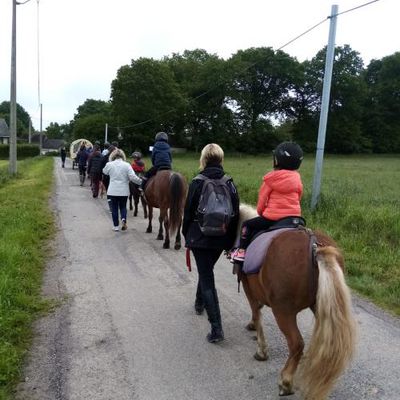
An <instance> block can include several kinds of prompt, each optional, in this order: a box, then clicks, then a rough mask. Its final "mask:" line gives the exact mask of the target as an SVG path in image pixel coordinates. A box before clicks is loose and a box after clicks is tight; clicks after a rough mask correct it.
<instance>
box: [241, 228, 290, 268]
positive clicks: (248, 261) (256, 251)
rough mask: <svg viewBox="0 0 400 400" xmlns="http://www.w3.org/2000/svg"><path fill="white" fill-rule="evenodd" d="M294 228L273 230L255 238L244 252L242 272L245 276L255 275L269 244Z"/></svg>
mask: <svg viewBox="0 0 400 400" xmlns="http://www.w3.org/2000/svg"><path fill="white" fill-rule="evenodd" d="M293 229H296V228H282V229H275V230H273V231H270V232H265V233H262V234H261V235H259V236H257V237H256V238H255V239H254V240H253V241H252V242H251V243H250V245H249V247H248V248H247V250H246V257H245V259H244V263H243V272H244V273H245V274H256V273H257V272H258V271H259V270H260V268H261V265H262V262H263V260H264V257H265V255H266V254H267V251H268V248H269V246H270V244H271V242H272V241H273V240H274V239H275V238H276V237H277V236H279V235H280V234H281V233H283V232H286V231H290V230H293Z"/></svg>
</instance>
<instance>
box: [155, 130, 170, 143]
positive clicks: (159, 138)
mask: <svg viewBox="0 0 400 400" xmlns="http://www.w3.org/2000/svg"><path fill="white" fill-rule="evenodd" d="M154 140H155V141H156V142H159V141H163V142H168V135H167V134H166V133H165V132H158V133H157V135H156V137H155V139H154Z"/></svg>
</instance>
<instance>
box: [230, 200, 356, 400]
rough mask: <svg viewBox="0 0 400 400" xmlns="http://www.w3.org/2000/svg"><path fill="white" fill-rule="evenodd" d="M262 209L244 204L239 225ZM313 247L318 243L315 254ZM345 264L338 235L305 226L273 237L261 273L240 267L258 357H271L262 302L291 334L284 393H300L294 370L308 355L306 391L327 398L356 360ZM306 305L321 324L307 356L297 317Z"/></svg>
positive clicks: (302, 379) (318, 399)
mask: <svg viewBox="0 0 400 400" xmlns="http://www.w3.org/2000/svg"><path fill="white" fill-rule="evenodd" d="M256 215H257V212H256V210H255V209H254V208H252V207H251V206H248V205H246V204H242V205H241V206H240V220H241V221H240V223H239V225H241V222H242V221H244V220H246V219H248V218H252V217H254V216H256ZM239 233H240V226H239V227H238V234H239ZM312 249H315V259H314V258H313V257H312ZM248 256H250V257H251V253H248ZM343 269H344V262H343V257H342V254H341V253H340V250H339V249H338V247H337V245H336V243H335V242H334V241H333V239H332V238H330V237H329V236H328V235H326V234H324V233H322V232H312V231H311V230H310V229H306V228H304V227H303V228H299V229H293V230H288V231H285V232H283V233H281V234H280V235H279V236H277V237H275V238H274V239H273V241H272V243H271V245H270V247H269V249H268V252H267V254H266V255H265V257H264V260H263V263H262V265H261V269H260V271H259V272H258V273H255V274H248V275H246V274H244V273H243V272H240V273H239V274H240V275H239V276H240V279H241V281H242V284H243V288H244V291H245V293H246V297H247V299H248V301H249V304H250V307H251V310H252V319H251V321H250V323H249V324H248V325H247V329H249V330H256V331H257V352H256V354H255V355H254V357H255V358H256V359H257V360H260V361H262V360H266V359H267V358H268V356H267V342H266V340H265V336H264V332H263V328H262V324H261V308H262V306H264V305H267V306H269V307H271V309H272V312H273V314H274V316H275V319H276V322H277V324H278V326H279V328H280V330H281V332H282V333H283V334H284V335H285V337H286V341H287V345H288V349H289V356H288V359H287V362H286V364H285V366H284V368H283V369H282V371H281V379H280V382H279V394H280V395H289V394H292V393H294V387H293V386H294V385H293V379H294V375H295V373H296V371H297V367H298V365H299V362H300V361H301V360H302V359H303V360H305V361H304V362H302V363H301V364H300V368H299V386H300V390H301V392H302V395H303V397H304V398H305V399H307V400H322V399H325V398H326V397H327V396H328V395H329V393H330V392H331V390H332V388H333V385H334V383H335V381H336V380H337V378H338V377H339V376H340V375H341V374H342V372H343V371H344V369H345V368H346V367H347V365H348V364H349V362H350V361H351V359H352V356H353V354H354V349H355V342H356V337H357V327H356V322H355V319H354V316H353V313H352V306H351V294H350V290H349V288H348V287H347V285H346V282H345V279H344V275H343ZM306 308H310V309H311V310H312V312H313V313H314V316H315V324H314V329H313V334H312V337H311V340H310V344H309V346H308V350H307V352H306V354H305V355H304V357H303V349H304V341H303V338H302V336H301V333H300V331H299V328H298V326H297V320H296V319H297V314H298V313H299V312H300V311H301V310H304V309H306Z"/></svg>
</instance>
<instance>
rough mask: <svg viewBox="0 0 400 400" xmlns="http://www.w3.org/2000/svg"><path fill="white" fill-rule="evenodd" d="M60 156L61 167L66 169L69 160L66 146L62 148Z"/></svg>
mask: <svg viewBox="0 0 400 400" xmlns="http://www.w3.org/2000/svg"><path fill="white" fill-rule="evenodd" d="M60 155H61V167H62V168H64V167H65V159H66V158H67V150H66V149H65V147H64V146H63V147H61V151H60Z"/></svg>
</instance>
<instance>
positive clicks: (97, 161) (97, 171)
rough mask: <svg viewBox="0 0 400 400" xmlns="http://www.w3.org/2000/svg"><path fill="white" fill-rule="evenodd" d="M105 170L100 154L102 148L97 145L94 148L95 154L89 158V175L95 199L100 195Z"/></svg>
mask: <svg viewBox="0 0 400 400" xmlns="http://www.w3.org/2000/svg"><path fill="white" fill-rule="evenodd" d="M102 169H103V157H102V155H101V153H100V146H99V145H97V144H95V145H94V147H93V153H92V154H91V155H90V156H89V161H88V168H87V173H88V175H89V176H90V179H91V182H92V184H91V187H92V193H93V198H97V197H98V195H99V187H100V182H101V177H102Z"/></svg>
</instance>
